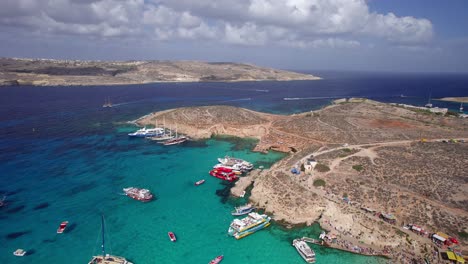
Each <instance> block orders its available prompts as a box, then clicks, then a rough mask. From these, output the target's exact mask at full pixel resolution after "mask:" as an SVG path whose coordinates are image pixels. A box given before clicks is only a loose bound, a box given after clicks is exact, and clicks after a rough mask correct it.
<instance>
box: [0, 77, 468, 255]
mask: <svg viewBox="0 0 468 264" xmlns="http://www.w3.org/2000/svg"><path fill="white" fill-rule="evenodd" d="M317 75H319V76H322V77H324V78H325V79H324V80H319V81H291V82H241V83H170V84H145V85H124V86H95V87H87V86H81V87H28V86H23V87H1V88H0V135H1V136H0V198H1V196H3V195H6V196H7V199H6V205H5V206H3V207H1V208H0V226H1V228H0V245H1V246H0V263H47V264H59V263H60V264H63V263H70V264H73V263H77V264H78V263H87V261H89V260H90V258H91V256H92V255H93V254H97V253H99V252H100V251H99V250H100V237H99V235H100V230H101V224H100V215H101V214H104V216H105V219H106V231H107V232H106V240H107V244H106V246H107V248H108V251H111V253H113V254H115V255H123V256H125V257H127V258H128V259H130V260H132V261H133V262H134V263H136V264H138V263H201V264H202V263H208V262H209V261H210V260H211V259H212V258H214V257H215V256H217V255H220V254H224V256H225V260H224V261H223V262H222V263H223V264H224V263H226V264H229V263H270V264H271V263H304V262H303V260H302V259H301V258H300V256H299V255H298V254H297V252H296V251H295V249H294V247H292V246H291V241H292V239H294V238H295V237H298V236H304V235H307V236H312V237H314V236H317V235H318V234H319V233H320V229H319V227H318V226H316V225H314V226H312V227H305V228H296V229H293V230H287V229H284V228H282V227H281V226H279V225H277V224H273V225H272V226H271V227H269V228H267V229H265V230H262V231H260V232H257V233H255V234H253V235H251V236H248V237H246V238H244V239H241V240H239V241H236V240H235V239H234V238H232V237H228V236H227V234H226V233H227V229H228V227H229V223H230V222H231V220H232V216H231V215H230V211H231V210H232V208H233V206H235V205H238V204H242V203H244V202H245V200H236V199H232V198H228V197H225V196H224V195H223V194H225V193H226V192H227V191H228V189H229V186H227V185H225V184H224V183H223V182H221V181H220V180H218V179H215V178H213V177H210V176H209V175H208V173H207V172H208V170H209V169H210V168H211V166H213V165H214V164H215V163H216V158H217V157H222V156H224V155H226V154H229V155H231V156H236V157H241V158H244V159H247V160H249V161H251V162H253V163H254V164H255V165H256V166H260V165H263V166H265V167H268V166H270V165H271V164H273V163H274V162H275V161H277V160H279V159H281V158H282V157H284V154H280V153H274V152H272V153H268V154H259V153H253V152H251V149H252V147H253V146H254V144H255V141H254V140H240V139H235V138H224V139H223V138H218V139H209V140H205V141H195V142H188V143H187V144H185V145H180V146H166V147H165V146H161V145H159V144H156V143H155V142H152V141H149V140H144V139H130V138H128V137H127V133H128V132H130V131H134V130H135V129H136V127H134V126H132V125H130V124H128V123H127V121H130V120H134V119H136V118H138V117H140V116H142V115H145V114H148V113H150V112H152V111H158V110H164V109H169V108H174V107H180V106H195V105H220V104H228V105H234V106H241V107H246V108H249V109H253V110H258V111H265V112H271V113H278V114H291V113H298V112H303V111H310V110H313V109H318V108H320V107H323V106H325V105H327V104H329V103H330V101H331V100H333V99H335V98H343V97H366V98H370V99H374V100H378V101H382V102H399V103H410V104H416V105H424V104H426V103H427V102H428V99H429V97H431V98H439V97H446V96H468V75H456V74H389V73H378V74H377V73H339V72H320V73H317ZM402 95H403V96H402ZM108 97H109V98H110V99H111V101H112V103H113V104H114V107H112V108H102V107H101V106H102V104H103V103H104V100H105V98H108ZM284 98H294V100H284ZM432 103H433V104H434V106H439V107H449V108H451V109H453V110H458V108H459V106H460V105H459V104H457V103H447V102H441V101H432ZM465 108H466V109H468V107H465ZM203 178H204V179H206V183H205V184H204V185H201V186H198V187H195V186H194V185H193V183H194V182H195V181H197V180H199V179H203ZM128 186H137V187H144V188H148V189H150V190H151V191H153V193H154V194H155V195H156V196H157V200H155V201H153V202H150V203H140V202H137V201H135V200H132V199H129V198H128V197H125V196H122V195H121V193H122V188H124V187H128ZM64 220H68V221H69V222H70V224H69V227H68V229H67V230H66V232H65V233H64V234H60V235H59V234H56V229H57V227H58V225H59V224H60V222H62V221H64ZM168 231H173V232H174V233H175V234H176V235H177V237H178V241H177V242H176V243H172V242H170V241H169V239H168V237H167V232H168ZM313 247H314V250H315V251H316V253H317V259H318V260H317V263H382V262H383V260H382V259H379V258H373V257H363V256H358V255H354V254H350V253H345V252H341V251H338V250H332V249H326V248H320V247H316V246H313ZM17 248H24V249H26V250H27V251H28V252H29V254H28V255H27V256H25V257H22V258H20V257H15V256H13V255H12V252H13V251H14V250H15V249H17Z"/></svg>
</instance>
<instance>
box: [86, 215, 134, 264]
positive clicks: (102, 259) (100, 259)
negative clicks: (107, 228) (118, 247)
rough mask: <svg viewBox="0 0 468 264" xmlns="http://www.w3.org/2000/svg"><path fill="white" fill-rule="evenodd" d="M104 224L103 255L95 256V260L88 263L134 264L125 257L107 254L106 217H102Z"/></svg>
mask: <svg viewBox="0 0 468 264" xmlns="http://www.w3.org/2000/svg"><path fill="white" fill-rule="evenodd" d="M101 224H102V244H101V248H102V255H98V256H93V258H92V259H91V260H90V261H89V262H88V264H133V263H132V262H130V261H128V260H126V259H125V258H124V257H119V256H114V255H109V254H106V250H105V247H104V216H103V215H102V216H101Z"/></svg>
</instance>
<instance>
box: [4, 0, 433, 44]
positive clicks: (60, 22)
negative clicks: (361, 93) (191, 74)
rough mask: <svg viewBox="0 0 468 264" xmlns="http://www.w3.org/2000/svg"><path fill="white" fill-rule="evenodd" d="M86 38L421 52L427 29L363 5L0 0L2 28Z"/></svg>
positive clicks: (352, 0) (351, 1)
mask: <svg viewBox="0 0 468 264" xmlns="http://www.w3.org/2000/svg"><path fill="white" fill-rule="evenodd" d="M1 26H9V27H23V28H24V30H29V31H35V32H45V33H49V34H72V35H85V36H92V37H102V38H109V37H114V38H117V37H120V38H123V37H129V36H136V35H138V36H146V37H147V38H154V39H158V40H171V39H212V40H218V41H223V42H227V43H232V44H238V45H255V46H259V45H268V44H275V45H287V46H294V47H304V48H305V47H307V48H314V47H316V48H319V47H332V48H349V47H358V46H359V45H360V42H361V41H360V39H361V38H375V39H383V40H386V41H388V42H390V43H394V44H396V45H421V44H423V43H426V42H428V41H430V40H431V38H432V36H433V29H432V23H431V22H430V21H429V20H427V19H420V18H414V17H410V16H405V17H398V16H397V15H395V14H393V13H388V14H379V13H374V12H370V11H369V7H368V5H367V3H366V1H365V0H237V1H236V0H218V1H212V0H197V1H192V0H154V1H152V2H151V1H144V0H125V1H122V0H2V1H1V2H0V27H1Z"/></svg>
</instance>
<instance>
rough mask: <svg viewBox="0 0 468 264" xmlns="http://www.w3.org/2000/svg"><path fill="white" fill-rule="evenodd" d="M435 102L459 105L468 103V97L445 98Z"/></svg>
mask: <svg viewBox="0 0 468 264" xmlns="http://www.w3.org/2000/svg"><path fill="white" fill-rule="evenodd" d="M434 100H439V101H448V102H457V103H468V97H444V98H440V99H434Z"/></svg>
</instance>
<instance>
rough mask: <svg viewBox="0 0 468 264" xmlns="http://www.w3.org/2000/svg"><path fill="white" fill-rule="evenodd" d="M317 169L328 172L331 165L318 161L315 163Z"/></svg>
mask: <svg viewBox="0 0 468 264" xmlns="http://www.w3.org/2000/svg"><path fill="white" fill-rule="evenodd" d="M315 170H316V171H319V172H327V171H330V167H328V166H327V165H325V164H321V163H318V164H317V165H315Z"/></svg>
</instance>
